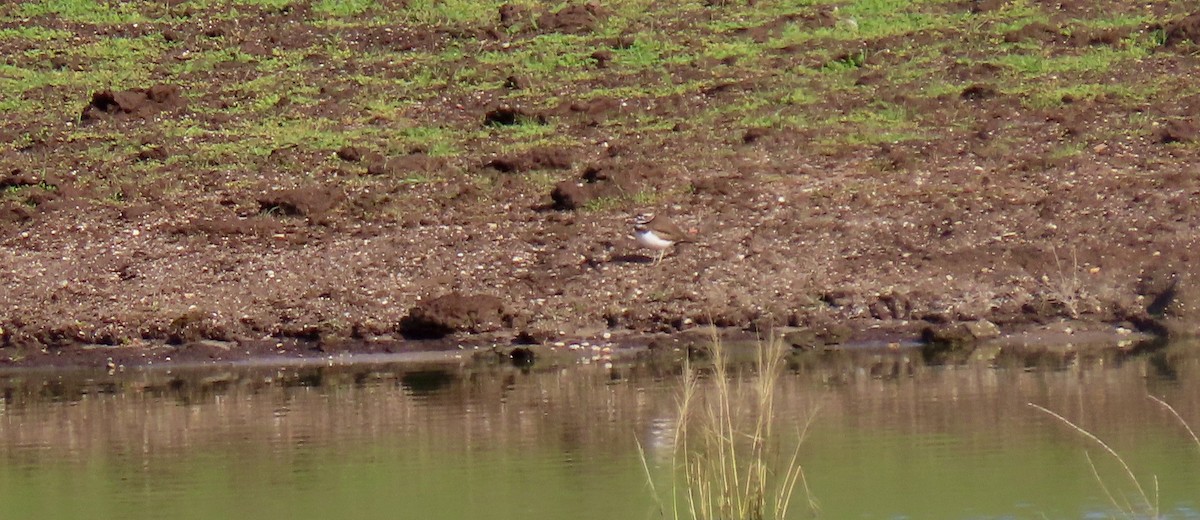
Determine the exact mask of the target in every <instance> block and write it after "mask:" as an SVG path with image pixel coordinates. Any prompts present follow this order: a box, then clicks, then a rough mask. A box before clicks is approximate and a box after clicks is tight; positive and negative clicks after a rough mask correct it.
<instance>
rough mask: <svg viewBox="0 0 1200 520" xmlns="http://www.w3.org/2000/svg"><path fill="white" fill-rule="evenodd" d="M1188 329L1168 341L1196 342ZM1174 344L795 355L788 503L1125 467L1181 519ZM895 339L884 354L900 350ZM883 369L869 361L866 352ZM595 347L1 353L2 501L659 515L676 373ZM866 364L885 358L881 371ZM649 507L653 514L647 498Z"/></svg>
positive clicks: (995, 494)
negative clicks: (1027, 355) (305, 360)
mask: <svg viewBox="0 0 1200 520" xmlns="http://www.w3.org/2000/svg"><path fill="white" fill-rule="evenodd" d="M1196 349H1197V348H1196V347H1190V350H1191V351H1193V352H1194V351H1196ZM1188 351H1189V349H1188V348H1173V349H1171V350H1170V351H1168V353H1167V354H1158V355H1154V356H1144V357H1139V358H1133V359H1128V360H1124V361H1115V360H1113V359H1106V360H1103V361H1101V360H1093V361H1089V362H1076V363H1073V364H1068V365H1067V366H1065V367H1060V368H1058V369H1042V370H1016V369H994V368H988V367H985V366H964V367H923V366H920V365H919V363H915V362H913V363H908V362H905V361H904V360H903V359H899V360H897V359H895V357H897V356H899V355H893V358H888V359H883V360H882V362H879V363H876V365H875V367H874V369H858V368H853V367H852V365H850V364H844V363H842V364H820V363H815V364H813V365H812V366H809V367H807V368H804V369H797V370H793V371H791V372H789V373H788V374H787V376H786V377H785V378H784V380H783V382H782V384H781V385H780V388H779V394H778V403H777V408H778V414H777V418H778V420H779V421H780V423H779V424H781V425H783V428H784V430H786V431H789V432H790V431H794V430H793V429H792V428H793V426H792V425H795V424H798V423H799V422H802V421H804V420H805V419H806V418H807V417H809V416H810V414H812V413H814V410H816V412H815V413H816V416H815V419H814V421H813V423H812V430H811V432H810V434H809V436H808V438H807V439H805V441H804V443H803V444H802V446H801V462H802V463H803V466H804V470H805V474H806V476H807V479H808V487H809V489H810V491H811V495H812V498H813V499H814V500H815V501H816V502H817V503H818V504H819V507H820V509H819V511H817V512H813V511H812V510H810V509H808V508H807V507H806V506H805V505H804V502H805V501H804V500H803V498H804V497H803V491H799V492H798V497H799V498H797V499H796V501H795V502H796V506H795V507H794V508H793V514H792V516H791V517H792V518H814V517H815V518H828V519H901V518H911V519H1001V518H1003V519H1010V518H1011V519H1023V518H1029V519H1092V518H1108V517H1110V516H1116V517H1119V516H1117V515H1113V514H1112V513H1114V509H1113V507H1112V505H1111V502H1110V500H1109V499H1108V498H1107V497H1106V495H1105V492H1104V489H1103V488H1102V487H1101V485H1100V484H1099V483H1098V482H1097V480H1096V478H1095V476H1093V472H1092V469H1091V468H1090V467H1089V465H1088V462H1087V458H1086V456H1085V453H1089V454H1090V455H1091V456H1092V459H1093V460H1094V461H1095V463H1096V469H1097V472H1098V473H1099V474H1100V475H1101V477H1102V479H1103V481H1104V483H1105V485H1107V487H1108V489H1109V491H1110V492H1111V493H1112V494H1113V495H1115V496H1116V498H1117V499H1118V500H1122V499H1123V498H1124V497H1131V496H1133V495H1132V493H1133V492H1134V491H1133V487H1132V485H1131V484H1130V482H1129V481H1128V479H1126V478H1125V477H1124V476H1123V474H1122V473H1120V472H1119V468H1118V467H1117V466H1116V465H1115V464H1114V463H1113V461H1112V459H1111V458H1110V457H1108V456H1107V455H1106V454H1105V453H1104V452H1103V451H1102V450H1101V449H1099V448H1097V446H1096V445H1095V444H1093V443H1091V442H1090V441H1087V440H1086V439H1084V438H1083V437H1082V436H1081V435H1080V434H1078V433H1076V432H1073V431H1072V430H1070V429H1069V428H1068V427H1066V426H1064V425H1063V424H1062V423H1060V422H1057V421H1056V420H1054V419H1052V418H1050V417H1049V416H1047V415H1045V414H1043V413H1041V412H1038V411H1037V410H1034V409H1033V408H1031V407H1029V406H1028V405H1027V403H1029V402H1033V403H1038V404H1041V405H1043V406H1046V407H1048V408H1050V409H1053V410H1055V411H1058V412H1059V413H1062V414H1063V415H1064V416H1066V417H1068V418H1070V419H1071V420H1073V421H1075V422H1077V423H1078V424H1080V425H1081V426H1083V427H1086V428H1087V429H1089V430H1090V431H1092V432H1093V433H1095V434H1096V435H1097V436H1099V437H1100V438H1101V439H1104V440H1105V441H1106V442H1108V443H1109V444H1110V445H1111V446H1112V447H1113V449H1114V450H1116V451H1117V452H1119V453H1120V454H1122V455H1123V456H1124V457H1125V458H1126V461H1127V462H1128V463H1129V465H1130V466H1131V468H1132V469H1133V471H1134V472H1135V474H1136V475H1137V476H1138V477H1139V478H1140V479H1141V480H1142V482H1143V485H1144V486H1145V487H1146V490H1147V492H1148V493H1150V494H1153V493H1154V486H1155V484H1154V482H1155V478H1156V477H1157V483H1158V488H1157V489H1158V491H1157V493H1158V497H1159V499H1158V501H1159V504H1160V508H1161V511H1162V513H1163V516H1164V517H1166V518H1179V519H1182V518H1200V449H1198V448H1197V446H1196V445H1195V444H1194V443H1193V442H1192V441H1191V438H1190V436H1189V435H1188V433H1187V431H1186V430H1185V429H1184V428H1183V427H1182V426H1180V425H1179V423H1178V422H1177V421H1175V420H1174V419H1173V418H1172V417H1171V416H1170V415H1169V414H1168V413H1167V412H1165V411H1164V410H1163V409H1162V408H1161V407H1159V406H1158V405H1157V404H1155V403H1153V402H1152V401H1150V400H1149V399H1147V398H1146V394H1147V393H1151V394H1154V395H1156V396H1160V397H1162V398H1163V399H1165V400H1166V401H1168V402H1170V403H1171V404H1173V405H1174V406H1175V407H1176V408H1177V409H1178V410H1179V412H1180V413H1181V414H1182V416H1183V417H1184V418H1185V419H1187V420H1188V421H1189V422H1190V423H1191V424H1192V425H1195V426H1197V427H1200V357H1197V356H1196V355H1195V354H1188V353H1187V352H1188ZM899 357H902V356H899ZM880 367H883V369H880ZM673 372H674V370H673V369H669V368H655V367H650V366H635V365H629V366H623V365H620V364H618V365H617V366H615V367H605V366H601V365H597V364H587V365H579V366H573V367H565V368H549V367H545V368H539V367H536V366H535V367H534V368H533V369H531V370H524V371H523V370H519V369H517V368H513V367H475V366H471V365H454V364H445V365H444V364H429V365H424V366H416V367H414V366H404V367H401V366H389V365H376V366H372V367H361V366H359V367H325V368H289V369H284V370H279V369H272V370H265V369H261V368H258V369H226V370H225V371H216V372H213V371H202V370H177V371H175V372H170V373H169V372H165V371H162V370H159V371H152V372H129V373H125V374H119V375H117V376H109V375H105V374H101V373H97V374H77V373H76V374H71V373H67V374H64V373H53V372H43V373H8V374H3V375H0V387H3V388H4V391H3V392H4V393H3V399H2V400H0V519H11V518H38V519H52V518H91V519H103V518H113V519H136V518H147V519H151V518H153V519H159V518H165V517H170V518H175V519H185V518H196V519H205V520H208V519H212V518H256V519H267V518H280V519H284V518H286V519H304V518H314V519H316V518H320V519H327V518H363V519H368V518H372V519H373V518H381V519H398V518H414V519H417V518H420V519H435V518H447V519H451V518H452V519H463V518H488V519H522V520H527V519H560V518H570V519H573V520H586V519H606V520H608V519H623V520H624V519H649V518H661V516H660V515H659V513H658V510H657V509H656V507H655V501H654V500H653V498H652V496H651V493H650V491H649V488H648V486H647V484H646V478H645V473H644V470H643V468H642V462H641V459H640V457H639V455H638V451H637V445H638V443H640V444H641V445H642V446H644V447H645V449H646V450H647V452H648V453H647V456H648V459H649V461H650V464H651V466H652V470H651V471H652V473H654V475H655V478H656V479H657V481H658V482H659V483H660V484H659V485H660V487H662V486H664V485H665V484H666V482H668V481H669V479H670V438H671V435H672V432H673V431H674V428H675V425H676V408H675V399H676V396H677V393H678V386H679V378H678V376H677V375H676V374H674V373H673ZM880 374H885V375H882V376H881V375H880ZM669 516H670V515H669V513H668V517H669Z"/></svg>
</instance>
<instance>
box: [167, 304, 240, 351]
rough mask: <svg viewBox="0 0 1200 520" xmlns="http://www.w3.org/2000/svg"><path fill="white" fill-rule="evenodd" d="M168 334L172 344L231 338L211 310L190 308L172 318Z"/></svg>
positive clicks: (169, 341)
mask: <svg viewBox="0 0 1200 520" xmlns="http://www.w3.org/2000/svg"><path fill="white" fill-rule="evenodd" d="M166 336H167V337H166V340H167V343H170V344H172V345H182V344H186V343H193V342H196V341H200V340H202V339H212V340H218V341H226V340H228V339H230V338H229V333H228V331H226V330H225V328H224V327H222V326H221V325H220V322H219V320H217V319H215V318H214V316H213V314H212V313H211V312H205V311H202V310H199V309H192V310H189V311H188V312H186V313H184V314H183V315H181V316H179V317H178V318H175V319H174V320H171V324H170V326H168V327H167V330H166Z"/></svg>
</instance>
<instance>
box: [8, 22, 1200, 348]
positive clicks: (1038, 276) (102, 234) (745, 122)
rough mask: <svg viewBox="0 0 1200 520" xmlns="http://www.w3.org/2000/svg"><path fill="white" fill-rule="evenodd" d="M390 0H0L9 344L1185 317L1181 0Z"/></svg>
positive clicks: (1188, 258)
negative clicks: (429, 12) (456, 5)
mask: <svg viewBox="0 0 1200 520" xmlns="http://www.w3.org/2000/svg"><path fill="white" fill-rule="evenodd" d="M378 4H379V6H378V8H370V9H368V10H367V11H364V12H348V13H330V12H324V11H320V10H319V9H317V8H316V6H313V5H310V4H309V3H308V2H297V3H292V4H289V5H287V6H284V7H279V8H271V7H260V8H250V7H248V6H247V7H246V8H245V10H244V11H245V12H242V11H239V12H238V16H239V17H240V18H239V19H236V20H231V19H230V17H229V15H230V13H228V12H225V11H222V10H221V9H224V8H223V7H213V8H212V10H203V9H199V10H198V9H196V8H194V7H192V6H188V5H184V4H180V5H172V6H169V7H161V6H158V5H157V4H156V3H144V4H143V3H136V2H135V3H133V4H130V5H131V7H129V9H130V10H131V11H129V12H136V13H137V15H138V16H137V17H136V21H132V20H115V21H114V20H101V21H97V20H89V19H80V18H72V16H76V17H78V16H81V15H78V14H77V13H76V14H74V15H70V13H33V12H27V11H26V10H22V9H23V8H20V7H19V6H8V7H0V22H2V23H3V24H4V26H5V27H12V28H14V29H13V31H15V32H11V34H9V33H6V34H8V36H6V37H4V38H2V39H0V51H3V52H4V54H5V55H6V56H11V57H12V61H13V63H12V64H11V65H12V66H13V67H19V68H21V69H23V70H26V71H28V72H29V74H28V77H29V78H35V79H38V80H39V81H44V84H37V85H27V86H23V87H22V88H23V90H21V93H20V96H19V98H20V99H19V100H16V101H13V102H12V103H10V104H11V105H12V106H8V105H6V107H7V108H6V110H7V111H6V112H5V113H4V117H3V118H0V135H2V136H3V137H5V138H6V139H3V142H4V143H6V144H5V145H4V146H3V147H0V165H2V167H0V194H2V195H3V196H2V197H0V277H3V280H4V282H3V285H2V286H0V365H13V366H36V365H47V366H53V365H73V366H74V365H87V366H106V365H108V364H110V363H111V364H116V365H140V364H148V363H151V362H155V363H161V362H166V361H167V359H168V358H169V359H171V360H183V361H201V360H231V359H250V358H256V357H269V356H277V355H285V356H297V357H299V356H314V357H318V356H322V355H325V356H328V355H340V354H344V353H389V352H410V351H426V350H448V349H458V348H459V347H460V346H461V345H468V346H475V345H480V346H484V345H486V346H487V348H490V347H491V346H492V345H504V346H514V345H515V346H525V345H554V344H555V343H557V342H564V343H569V342H572V341H578V340H580V339H585V338H597V337H601V336H602V335H604V334H606V333H607V334H609V335H610V336H617V337H636V335H639V334H658V333H685V332H687V331H694V330H705V329H706V328H707V326H709V325H712V326H715V327H718V328H721V329H722V330H737V331H742V332H747V331H764V330H773V329H778V328H782V327H788V328H790V330H793V331H794V332H796V333H797V336H794V337H796V338H801V339H804V338H808V339H805V341H809V340H812V339H814V338H815V339H818V340H820V341H821V342H822V345H836V344H840V343H845V342H851V343H853V342H857V341H875V340H879V341H883V342H884V343H888V342H898V343H903V342H911V341H917V340H918V339H920V338H924V339H925V340H929V341H931V342H936V341H947V340H950V341H957V340H954V339H953V338H952V337H949V336H945V335H944V334H951V333H952V332H953V331H954V330H956V329H957V328H959V327H961V326H963V325H964V324H972V323H980V322H987V323H990V324H992V325H994V326H995V328H996V330H997V331H999V332H1000V333H1006V334H1011V333H1021V332H1024V331H1027V330H1031V329H1038V328H1053V327H1060V328H1062V327H1065V328H1070V329H1072V330H1108V331H1112V332H1111V333H1112V334H1113V335H1114V337H1116V336H1117V335H1119V334H1124V332H1121V333H1118V332H1115V331H1118V330H1121V331H1129V332H1133V333H1139V334H1149V335H1151V336H1154V337H1159V338H1181V337H1188V336H1194V335H1196V334H1197V332H1198V331H1200V278H1198V277H1200V273H1198V272H1197V271H1196V269H1195V262H1194V256H1195V254H1196V253H1195V251H1197V250H1198V249H1197V248H1198V247H1200V243H1198V242H1200V241H1198V239H1200V231H1198V230H1200V209H1198V206H1197V205H1196V204H1194V203H1193V202H1194V200H1196V198H1197V197H1200V170H1197V164H1200V119H1197V116H1196V114H1197V113H1200V92H1197V91H1196V90H1195V89H1194V87H1193V86H1191V85H1190V84H1189V83H1187V81H1186V78H1190V77H1195V76H1196V75H1197V74H1200V59H1198V58H1197V54H1196V53H1195V49H1196V48H1197V46H1200V42H1197V41H1196V36H1195V35H1196V34H1200V29H1198V28H1200V13H1195V12H1190V11H1187V10H1186V6H1180V5H1178V4H1171V3H1153V2H1152V3H1150V4H1145V5H1140V4H1139V5H1136V6H1135V5H1128V4H1127V3H1123V2H1101V3H1100V4H1095V3H1091V2H1061V3H1059V4H1056V7H1050V6H1033V7H1031V8H1030V9H1032V10H1033V11H1036V12H1034V13H1032V14H1031V13H1027V12H1025V11H1023V10H1021V9H1015V8H1012V6H1009V5H1008V4H1007V3H1006V2H959V3H939V4H937V5H923V4H913V5H912V6H907V7H903V9H909V10H915V11H914V12H911V13H910V12H905V13H901V14H903V15H905V16H909V15H912V16H911V17H909V18H904V19H905V20H909V19H913V20H933V21H936V22H937V23H940V24H941V25H938V26H934V25H930V26H916V27H913V28H909V29H904V31H903V32H901V33H886V34H885V33H879V34H872V33H868V32H866V31H867V29H869V28H878V27H888V26H889V24H891V23H892V22H894V20H892V19H891V18H886V17H885V18H881V19H880V20H876V22H878V23H873V22H872V19H871V18H868V17H869V16H876V15H878V13H872V12H863V13H859V14H857V15H856V16H858V18H857V19H847V18H846V17H847V16H849V15H848V14H847V13H853V12H854V9H855V8H856V6H855V5H851V4H847V5H846V6H843V7H844V8H845V9H843V10H841V11H838V10H836V9H833V10H830V9H827V8H826V6H800V7H795V6H793V7H791V8H789V9H792V10H794V12H791V11H789V12H778V11H777V10H773V9H776V7H778V8H779V9H782V7H780V6H775V7H771V6H768V5H762V6H757V7H755V6H742V5H740V4H739V5H738V6H736V7H735V6H699V5H692V4H687V5H684V6H680V7H679V8H678V9H667V8H665V7H663V10H662V11H655V12H653V13H648V14H647V13H643V14H638V15H637V16H633V15H632V14H630V13H626V12H622V11H615V10H608V9H605V8H603V7H600V6H599V5H598V4H594V3H587V4H579V5H572V6H568V7H567V8H564V9H561V10H556V11H545V12H542V11H539V10H537V9H534V8H531V7H521V6H516V5H509V4H504V5H495V6H493V5H491V4H488V6H487V8H486V9H485V11H486V12H484V14H483V15H481V16H479V17H476V18H470V19H464V20H457V21H445V22H444V23H429V22H428V21H427V20H425V21H423V22H420V23H418V22H416V21H414V20H413V19H408V18H403V17H404V16H408V14H405V13H407V12H406V11H405V9H407V4H405V3H402V2H401V3H396V2H378ZM393 4H394V5H393ZM401 4H403V5H401ZM943 4H944V5H943ZM1101 4H1102V5H1101ZM663 5H664V6H666V5H667V4H663ZM772 5H773V4H772ZM481 12H482V11H481ZM410 14H411V13H410ZM884 15H886V16H891V15H888V14H887V13H884ZM1117 15H1121V16H1122V18H1118V19H1115V21H1114V20H1110V19H1109V17H1110V16H1117ZM387 16H395V17H399V18H396V19H387V18H386V17H387ZM414 16H415V15H414ZM881 16H882V15H881ZM331 17H336V23H330V21H329V20H330V19H331ZM381 20H383V21H381ZM645 20H652V21H654V22H655V23H654V24H651V25H646V24H647V23H648V22H646V21H645ZM847 20H850V21H853V22H854V24H853V26H851V25H849V23H850V22H848V21H847ZM855 20H857V21H855ZM1035 20H1036V21H1035ZM930 23H933V22H930ZM29 24H34V25H36V26H38V27H42V28H44V29H45V31H51V32H48V33H46V34H55V35H61V36H62V37H61V38H45V37H44V36H42V35H40V34H41V33H31V34H24V33H21V32H19V31H18V29H17V28H19V27H25V26H26V25H29ZM848 28H852V29H853V31H860V32H853V31H850V29H848ZM54 31H57V32H54ZM848 31H849V32H848ZM789 38H790V39H789ZM551 44H553V45H563V46H565V47H563V48H556V47H551V48H547V47H546V46H547V45H551ZM747 48H749V49H752V50H751V51H745V52H741V53H740V54H728V53H729V52H732V51H730V49H735V50H736V49H747ZM113 49H118V50H120V49H123V50H122V51H121V52H124V53H125V54H120V53H119V52H117V51H115V50H113ZM662 49H674V50H673V51H671V52H667V51H664V50H662ZM688 50H694V51H695V52H685V51H688ZM739 52H740V51H739ZM113 56H117V57H113ZM131 56H134V57H131ZM546 56H563V57H570V58H572V59H563V60H562V61H561V62H543V61H538V60H542V59H545V57H546ZM648 56H649V58H648ZM1031 60H1035V61H1031ZM1030 63H1034V65H1036V66H1034V65H1030ZM114 71H116V72H114ZM780 71H783V72H785V73H780ZM112 78H116V79H112ZM31 81H32V80H31ZM647 211H649V212H654V213H656V214H660V215H666V216H669V217H670V218H671V219H673V220H675V221H676V222H677V223H678V224H679V225H680V227H682V228H684V229H686V230H688V231H689V232H693V233H694V236H695V243H688V244H679V245H677V246H676V247H673V248H672V249H671V250H670V251H669V252H668V254H667V255H666V257H665V259H664V260H663V261H662V262H661V263H657V264H654V263H652V255H651V254H649V253H650V252H647V251H645V250H642V249H639V247H638V246H637V244H636V243H635V241H634V240H633V239H632V237H631V233H632V224H631V220H632V218H633V216H634V215H636V214H638V213H641V212H647ZM1064 323H1067V324H1069V325H1062V324H1064ZM944 331H949V332H944ZM939 334H942V336H939ZM989 335H990V333H989ZM879 338H884V339H882V340H880V339H879ZM938 338H941V339H938ZM948 338H949V339H948Z"/></svg>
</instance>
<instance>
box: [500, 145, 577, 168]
mask: <svg viewBox="0 0 1200 520" xmlns="http://www.w3.org/2000/svg"><path fill="white" fill-rule="evenodd" d="M574 165H575V152H574V151H572V150H569V149H566V148H550V147H544V148H534V149H531V150H526V151H525V152H522V153H519V154H515V155H509V156H505V157H497V158H495V159H492V160H491V161H488V163H487V164H486V165H485V166H487V167H489V168H493V169H495V170H496V171H499V172H503V173H521V172H527V171H531V170H569V169H571V167H572V166H574Z"/></svg>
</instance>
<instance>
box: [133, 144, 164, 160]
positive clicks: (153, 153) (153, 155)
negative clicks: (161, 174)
mask: <svg viewBox="0 0 1200 520" xmlns="http://www.w3.org/2000/svg"><path fill="white" fill-rule="evenodd" d="M168 157H170V154H168V153H167V150H166V149H165V148H163V147H161V146H153V147H150V148H146V149H145V150H142V151H140V152H138V153H137V155H135V156H134V158H133V160H135V161H138V162H143V161H165V160H167V158H168Z"/></svg>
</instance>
